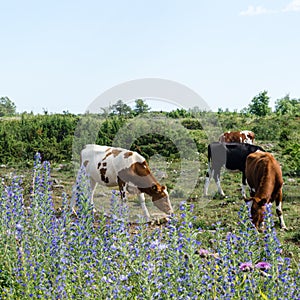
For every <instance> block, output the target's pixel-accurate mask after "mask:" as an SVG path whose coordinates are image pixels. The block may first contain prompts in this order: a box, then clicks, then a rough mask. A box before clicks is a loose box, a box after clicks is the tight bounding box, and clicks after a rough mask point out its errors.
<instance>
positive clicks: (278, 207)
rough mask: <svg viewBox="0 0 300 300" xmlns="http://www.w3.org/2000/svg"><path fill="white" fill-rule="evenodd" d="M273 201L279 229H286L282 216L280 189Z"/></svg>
mask: <svg viewBox="0 0 300 300" xmlns="http://www.w3.org/2000/svg"><path fill="white" fill-rule="evenodd" d="M275 201H276V213H277V216H278V218H279V224H280V228H282V229H287V227H286V226H285V223H284V219H283V214H282V190H281V189H280V190H279V192H278V193H277V195H276V199H275Z"/></svg>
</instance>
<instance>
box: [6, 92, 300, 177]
mask: <svg viewBox="0 0 300 300" xmlns="http://www.w3.org/2000/svg"><path fill="white" fill-rule="evenodd" d="M2 100H3V101H1V102H0V104H3V103H6V104H9V105H7V107H10V108H11V109H12V110H15V106H14V105H11V104H12V103H11V101H7V98H5V99H2ZM268 100H269V98H268V96H267V93H266V92H265V91H264V92H262V93H260V94H259V95H258V96H256V97H255V98H253V100H252V101H251V103H250V104H249V106H248V108H247V109H244V110H242V111H241V112H236V111H234V112H230V111H229V110H225V111H223V110H221V109H219V110H218V112H216V113H214V112H208V111H201V110H199V109H197V108H194V109H190V110H185V109H176V110H173V111H171V112H151V111H150V107H149V106H148V105H147V104H146V103H145V102H144V101H143V100H142V99H138V100H136V102H135V103H136V106H135V107H134V108H133V109H131V108H130V107H128V106H127V105H126V104H124V103H123V102H122V101H121V100H119V101H117V103H116V104H115V105H114V106H112V107H110V108H105V109H102V111H101V112H99V114H88V113H87V114H84V115H75V114H71V113H68V112H64V113H63V114H51V113H48V112H47V113H46V112H44V114H43V115H41V114H40V115H34V114H28V113H22V114H16V113H15V111H14V112H12V110H11V111H10V116H11V117H1V118H0V164H22V165H26V163H30V162H31V161H32V158H33V156H34V154H35V153H36V152H37V151H38V152H40V153H41V155H42V157H43V159H45V160H49V161H51V162H64V161H65V162H69V161H71V159H72V153H73V150H74V145H75V148H76V147H77V149H75V150H76V151H77V153H79V151H80V149H81V147H82V146H83V145H84V143H90V142H91V139H90V136H91V134H94V132H95V129H97V133H96V136H95V138H94V139H92V142H96V143H97V144H102V145H112V143H113V142H114V140H115V137H116V135H117V134H118V132H120V130H121V129H122V130H123V131H122V135H121V136H120V137H119V142H120V143H121V142H122V143H125V144H126V143H127V142H130V146H131V149H132V150H136V151H138V152H140V153H141V154H142V155H144V156H145V157H146V158H150V157H151V156H152V155H154V154H155V153H158V154H160V155H163V156H165V157H167V158H169V159H177V158H180V153H179V150H178V147H182V148H181V150H182V149H183V148H184V147H185V144H186V149H185V154H186V155H187V156H192V155H193V153H191V150H190V149H191V148H190V147H189V141H187V140H185V139H184V137H185V136H186V133H185V132H183V131H182V130H184V129H178V128H185V129H186V130H188V132H189V137H190V138H191V139H193V141H194V142H195V144H196V147H197V151H198V152H199V153H200V155H201V157H202V158H203V160H205V159H206V146H207V143H208V139H207V138H208V137H207V132H206V131H205V128H203V124H204V123H203V122H204V121H203V120H205V119H213V118H215V119H217V120H218V122H219V123H220V126H221V128H222V129H223V130H224V131H226V130H241V129H249V130H252V131H254V132H255V134H256V139H257V141H259V142H263V143H271V144H272V145H273V148H272V151H275V152H276V153H278V155H279V156H280V159H279V160H280V161H281V162H282V163H283V171H284V172H285V173H286V174H291V175H300V133H299V129H298V127H299V118H300V101H299V99H291V98H290V97H289V96H288V95H287V96H286V97H284V98H282V99H280V100H278V101H276V106H275V107H276V109H275V111H274V112H272V111H270V110H269V109H267V107H268V103H269V102H268ZM0 106H1V105H0ZM2 111H3V110H2ZM139 116H144V117H143V118H140V119H138V118H137V117H139ZM147 118H148V120H151V119H153V118H155V119H157V120H159V122H160V123H159V122H158V125H157V126H158V128H157V130H156V129H153V128H152V129H151V130H150V131H151V133H150V134H143V130H145V131H149V130H148V129H147V128H148V127H149V126H150V125H149V124H150V121H149V122H148V121H147ZM166 119H167V120H173V122H174V123H172V126H165V124H164V123H163V122H165V120H166ZM131 120H135V125H136V128H138V129H136V132H134V131H133V129H132V128H131V127H130V126H131V125H130V122H131ZM136 120H137V121H136ZM168 122H171V121H168ZM159 124H160V125H159ZM177 124H179V125H181V127H180V126H177ZM126 126H127V127H126ZM124 128H125V129H124ZM139 128H140V129H139ZM160 128H164V129H166V134H161V133H160ZM155 131H156V132H157V133H155ZM82 137H84V138H82ZM170 137H171V138H170ZM76 139H80V143H76ZM131 142H132V143H131Z"/></svg>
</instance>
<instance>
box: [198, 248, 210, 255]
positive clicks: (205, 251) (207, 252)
mask: <svg viewBox="0 0 300 300" xmlns="http://www.w3.org/2000/svg"><path fill="white" fill-rule="evenodd" d="M196 254H199V255H200V256H201V257H207V256H208V255H209V251H208V250H206V249H202V248H200V249H199V250H197V251H196Z"/></svg>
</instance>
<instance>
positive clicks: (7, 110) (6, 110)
mask: <svg viewBox="0 0 300 300" xmlns="http://www.w3.org/2000/svg"><path fill="white" fill-rule="evenodd" d="M14 114H16V105H15V103H14V102H12V101H11V100H10V99H9V98H8V97H1V98H0V117H3V116H11V115H14Z"/></svg>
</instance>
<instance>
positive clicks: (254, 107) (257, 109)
mask: <svg viewBox="0 0 300 300" xmlns="http://www.w3.org/2000/svg"><path fill="white" fill-rule="evenodd" d="M267 93H268V92H267V91H263V92H261V93H259V94H258V96H255V97H254V98H253V99H252V100H251V103H250V104H249V106H248V111H249V113H250V114H253V115H257V116H260V117H263V116H266V115H267V114H269V113H270V112H271V108H270V107H269V101H270V97H269V96H268V95H267Z"/></svg>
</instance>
